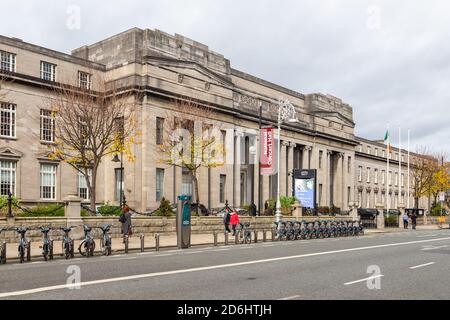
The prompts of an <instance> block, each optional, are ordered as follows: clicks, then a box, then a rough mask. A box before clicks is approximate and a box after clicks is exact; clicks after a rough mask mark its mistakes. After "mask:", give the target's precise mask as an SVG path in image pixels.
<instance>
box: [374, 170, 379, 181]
mask: <svg viewBox="0 0 450 320" xmlns="http://www.w3.org/2000/svg"><path fill="white" fill-rule="evenodd" d="M373 175H374V177H373V178H374V182H375V184H378V169H375V170H374V172H373Z"/></svg>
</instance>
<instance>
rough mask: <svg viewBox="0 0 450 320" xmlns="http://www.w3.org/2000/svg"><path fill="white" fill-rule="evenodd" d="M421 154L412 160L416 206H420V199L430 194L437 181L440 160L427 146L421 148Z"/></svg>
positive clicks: (412, 178) (416, 207) (419, 152)
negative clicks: (428, 150)
mask: <svg viewBox="0 0 450 320" xmlns="http://www.w3.org/2000/svg"><path fill="white" fill-rule="evenodd" d="M417 154H419V156H414V157H412V160H411V180H412V189H413V197H414V208H415V209H418V208H419V199H420V198H421V197H424V196H429V195H430V193H431V192H432V189H433V185H434V182H435V174H436V172H437V171H438V167H439V163H438V160H437V159H436V158H435V157H434V156H432V155H430V154H429V153H428V152H427V149H426V148H423V147H421V148H419V150H418V152H417Z"/></svg>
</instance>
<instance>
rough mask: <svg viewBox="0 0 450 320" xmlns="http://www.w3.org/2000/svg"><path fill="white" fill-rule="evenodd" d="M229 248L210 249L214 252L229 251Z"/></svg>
mask: <svg viewBox="0 0 450 320" xmlns="http://www.w3.org/2000/svg"><path fill="white" fill-rule="evenodd" d="M229 250H230V249H216V250H211V251H214V252H217V251H229Z"/></svg>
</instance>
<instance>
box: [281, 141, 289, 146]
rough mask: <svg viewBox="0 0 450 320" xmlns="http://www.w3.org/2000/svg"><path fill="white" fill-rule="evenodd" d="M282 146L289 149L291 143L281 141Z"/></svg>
mask: <svg viewBox="0 0 450 320" xmlns="http://www.w3.org/2000/svg"><path fill="white" fill-rule="evenodd" d="M281 145H282V146H285V147H288V146H290V142H289V141H285V140H283V141H281Z"/></svg>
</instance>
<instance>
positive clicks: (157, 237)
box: [155, 233, 159, 251]
mask: <svg viewBox="0 0 450 320" xmlns="http://www.w3.org/2000/svg"><path fill="white" fill-rule="evenodd" d="M155 250H156V251H159V234H158V233H157V234H155Z"/></svg>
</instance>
